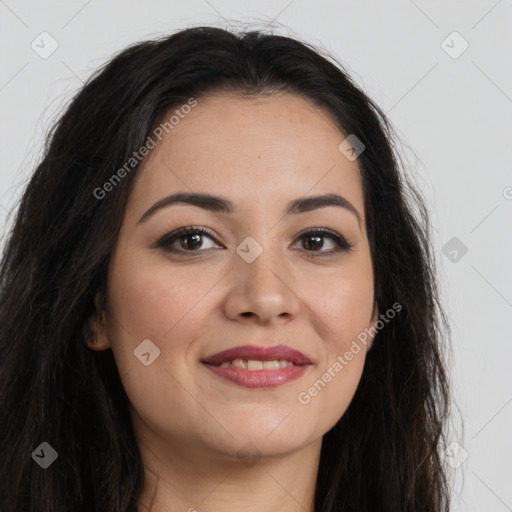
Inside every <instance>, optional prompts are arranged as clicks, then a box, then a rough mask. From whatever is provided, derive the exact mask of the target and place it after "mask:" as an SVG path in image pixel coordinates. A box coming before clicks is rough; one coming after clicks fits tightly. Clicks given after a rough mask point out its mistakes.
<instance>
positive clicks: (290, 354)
mask: <svg viewBox="0 0 512 512" xmlns="http://www.w3.org/2000/svg"><path fill="white" fill-rule="evenodd" d="M234 359H246V360H247V359H253V360H256V361H272V360H274V359H278V360H279V359H285V360H287V361H291V362H292V363H294V364H311V361H310V360H309V359H308V358H307V357H306V356H305V355H304V354H303V353H302V352H299V351H298V350H295V349H294V348H291V347H288V346H287V345H275V346H273V347H264V346H261V345H241V346H238V347H233V348H228V349H227V350H223V351H222V352H217V353H216V354H213V355H211V356H209V357H207V358H205V359H202V362H203V363H208V364H220V363H224V362H226V361H227V362H231V361H233V360H234Z"/></svg>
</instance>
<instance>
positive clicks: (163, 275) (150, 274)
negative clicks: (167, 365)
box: [109, 255, 214, 367]
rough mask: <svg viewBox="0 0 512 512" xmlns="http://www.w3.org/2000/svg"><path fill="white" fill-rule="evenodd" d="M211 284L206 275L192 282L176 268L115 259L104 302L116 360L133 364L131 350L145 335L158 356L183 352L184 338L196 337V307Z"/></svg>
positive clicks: (199, 327)
mask: <svg viewBox="0 0 512 512" xmlns="http://www.w3.org/2000/svg"><path fill="white" fill-rule="evenodd" d="M213 284H214V283H213V282H212V283H210V279H209V278H208V277H207V276H204V278H203V277H202V278H201V279H197V278H196V279H195V280H193V278H191V276H190V275H188V273H186V272H181V271H180V269H177V270H176V269H174V270H173V271H172V272H171V271H170V269H169V268H163V267H162V266H161V265H150V264H148V262H147V260H146V261H145V262H144V263H142V261H140V262H138V261H137V258H135V257H129V256H128V255H126V256H125V257H124V258H123V259H119V260H118V261H116V263H115V266H113V271H112V272H111V276H110V281H109V290H111V293H110V294H109V301H110V310H111V314H112V317H113V318H112V320H113V321H112V322H111V324H112V325H113V329H111V330H110V334H111V335H110V339H111V343H112V349H113V352H114V354H115V357H116V361H117V362H118V364H119V365H120V366H123V367H126V366H131V365H133V364H135V363H136V362H138V361H137V360H136V359H135V358H134V357H133V351H134V350H135V349H136V348H137V347H138V346H139V345H140V343H141V342H142V341H143V340H146V339H149V340H151V341H152V342H153V343H154V344H155V345H156V346H157V347H158V349H159V350H160V356H159V357H161V358H162V360H169V361H172V353H175V352H177V351H181V350H185V349H186V348H187V347H186V344H185V342H187V343H189V342H190V341H191V340H193V339H195V338H197V337H198V336H199V334H200V331H201V328H202V325H201V324H202V321H201V320H200V319H199V318H198V315H199V314H200V312H201V308H200V307H197V306H198V305H199V304H201V301H202V299H203V298H204V297H205V296H206V295H207V293H208V291H209V290H210V289H211V287H212V286H213ZM185 338H186V339H185Z"/></svg>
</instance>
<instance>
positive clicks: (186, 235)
mask: <svg viewBox="0 0 512 512" xmlns="http://www.w3.org/2000/svg"><path fill="white" fill-rule="evenodd" d="M205 237H206V238H209V239H210V240H212V241H214V242H215V239H214V238H213V236H212V235H211V234H210V232H209V231H207V230H206V229H204V228H201V227H197V226H187V227H183V228H179V229H176V230H175V231H172V232H171V233H168V234H167V235H164V236H163V237H162V238H161V239H160V240H159V241H158V242H157V246H158V247H161V248H163V249H164V250H165V251H167V252H172V253H180V254H184V253H192V254H194V253H198V252H201V250H200V248H201V246H202V245H203V239H204V238H205ZM176 242H179V245H180V246H181V247H180V248H177V247H175V244H176ZM217 247H218V245H217ZM210 248H211V247H207V249H210ZM203 249H204V247H203Z"/></svg>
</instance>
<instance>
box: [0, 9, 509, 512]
mask: <svg viewBox="0 0 512 512" xmlns="http://www.w3.org/2000/svg"><path fill="white" fill-rule="evenodd" d="M198 24H208V25H215V26H219V27H224V28H229V27H230V25H231V26H233V27H236V28H239V27H242V26H243V27H247V26H252V27H254V28H260V29H266V30H272V31H274V32H275V33H279V34H283V35H290V36H292V37H297V38H299V39H302V40H305V41H308V42H310V43H312V44H314V45H316V46H317V47H319V48H322V49H324V50H325V51H328V52H330V53H332V54H333V55H334V56H335V57H336V58H338V59H339V60H340V61H341V62H342V63H343V65H344V66H345V67H346V69H347V70H348V71H349V73H350V74H351V76H352V77H353V78H354V80H355V81H356V82H357V83H358V84H359V85H360V86H361V87H362V88H363V90H364V91H365V92H366V93H367V94H369V95H370V97H371V98H373V99H374V100H375V101H376V102H377V104H378V105H380V106H381V107H382V109H383V110H384V112H386V113H387V114H388V116H389V118H390V120H391V121H392V123H393V125H394V127H395V128H396V130H397V132H398V134H399V135H400V137H401V140H402V142H403V154H404V156H405V157H406V158H407V160H408V162H409V165H408V173H409V174H410V175H411V176H412V177H413V179H414V180H415V181H416V182H417V183H418V186H419V187H420V188H421V190H422V192H423V193H424V195H425V197H426V199H427V202H428V207H429V210H430V212H431V218H432V222H433V225H434V233H433V235H434V236H433V243H434V245H435V253H436V257H437V259H438V264H439V273H440V280H441V285H442V296H443V301H444V303H445V307H446V310H447V313H448V316H449V318H450V323H451V329H452V343H453V360H452V362H451V365H452V377H451V378H452V381H453V390H454V393H455V395H454V399H455V402H456V404H457V405H458V407H459V409H460V413H458V414H455V415H454V419H453V429H452V431H453V432H452V434H451V435H452V438H451V442H452V444H451V446H450V448H449V449H448V450H447V452H446V457H447V461H448V462H449V464H450V465H451V466H452V467H453V475H454V476H453V478H454V481H453V504H454V506H453V510H454V511H464V512H473V511H479V512H480V511H485V512H492V511H495V512H505V511H507V510H508V511H512V486H511V485H510V482H511V480H512V458H511V454H512V439H511V436H510V432H512V428H511V426H512V377H511V368H510V361H511V360H512V340H511V334H510V332H511V331H510V324H509V322H510V321H511V319H512V272H511V270H510V264H511V262H512V223H511V220H512V165H511V164H512V149H511V148H512V138H511V135H512V133H511V132H512V129H511V121H512V66H511V58H510V55H511V54H512V36H511V34H512V1H511V0H499V1H496V0H482V1H476V0H473V1H466V2H459V1H449V2H447V1H431V2H427V1H420V0H416V1H413V0H393V1H388V2H383V1H378V0H375V1H369V0H363V1H361V0H359V1H334V0H317V1H316V2H315V3H313V2H311V1H309V2H308V1H307V0H272V1H269V0H260V1H258V2H256V1H241V0H238V1H231V0H208V1H207V0H187V1H186V2H177V1H164V0H158V1H148V2H140V1H138V2H134V1H120V0H118V1H101V0H89V1H87V0H72V1H69V0H68V1H66V2H63V1H62V2H56V1H42V2H41V1H35V0H34V1H27V0H5V1H1V0H0V59H1V62H0V64H1V65H0V112H1V120H2V122H1V127H0V130H1V132H0V155H1V157H2V158H1V172H0V228H1V229H0V234H1V232H2V231H4V230H5V229H6V227H7V225H6V223H8V221H9V218H10V217H9V214H8V212H9V211H10V210H11V208H12V207H13V205H14V204H15V201H16V200H17V199H18V197H19V194H20V192H21V190H22V188H23V186H24V184H25V183H26V180H27V178H28V177H29V176H30V173H31V172H32V170H33V167H34V165H35V164H36V163H37V161H38V160H39V158H40V157H41V151H42V148H43V141H44V134H45V131H46V130H47V129H48V128H49V127H50V126H51V124H52V122H53V120H54V119H55V118H56V116H57V115H58V113H59V112H61V111H62V109H63V108H64V107H65V106H66V104H67V102H68V101H69V99H70V98H71V97H72V95H73V94H74V93H75V92H76V91H77V89H79V88H80V87H81V86H82V82H83V81H84V80H85V79H86V78H88V77H89V76H90V74H91V73H92V72H93V71H94V70H95V69H96V68H97V67H98V66H100V65H101V64H102V63H104V62H105V61H106V60H107V59H109V58H110V57H111V56H112V54H113V53H114V52H117V51H119V50H121V49H122V48H123V47H125V46H126V45H128V44H130V43H133V42H135V41H138V40H141V39H146V38H150V37H152V36H157V35H161V34H163V33H170V32H173V31H176V30H178V29H180V28H185V27H190V26H194V25H198ZM43 32H46V33H47V34H43V35H41V33H43ZM41 41H43V42H41ZM52 45H53V46H52ZM57 45H58V46H57ZM54 47H55V48H56V49H55V50H54V51H53V53H51V55H46V54H45V52H50V51H51V50H53V49H54ZM455 412H456V413H457V411H455ZM461 419H462V420H463V424H464V429H462V428H461Z"/></svg>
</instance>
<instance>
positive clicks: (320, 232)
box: [300, 229, 354, 255]
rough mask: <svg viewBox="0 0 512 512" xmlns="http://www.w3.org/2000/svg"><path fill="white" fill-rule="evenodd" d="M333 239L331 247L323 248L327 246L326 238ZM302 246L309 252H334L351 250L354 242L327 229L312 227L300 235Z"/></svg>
mask: <svg viewBox="0 0 512 512" xmlns="http://www.w3.org/2000/svg"><path fill="white" fill-rule="evenodd" d="M326 238H329V239H331V247H332V248H331V249H330V250H321V249H323V248H324V247H325V242H324V239H326ZM300 240H302V247H303V248H304V249H305V250H306V251H307V252H313V253H318V254H319V255H322V254H333V253H337V252H341V251H346V252H348V251H350V249H351V248H352V247H353V245H354V244H352V243H350V242H347V240H345V238H343V237H342V236H341V235H338V234H336V233H334V232H332V231H329V230H326V229H312V230H310V231H307V232H305V233H303V234H302V235H301V236H300Z"/></svg>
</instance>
